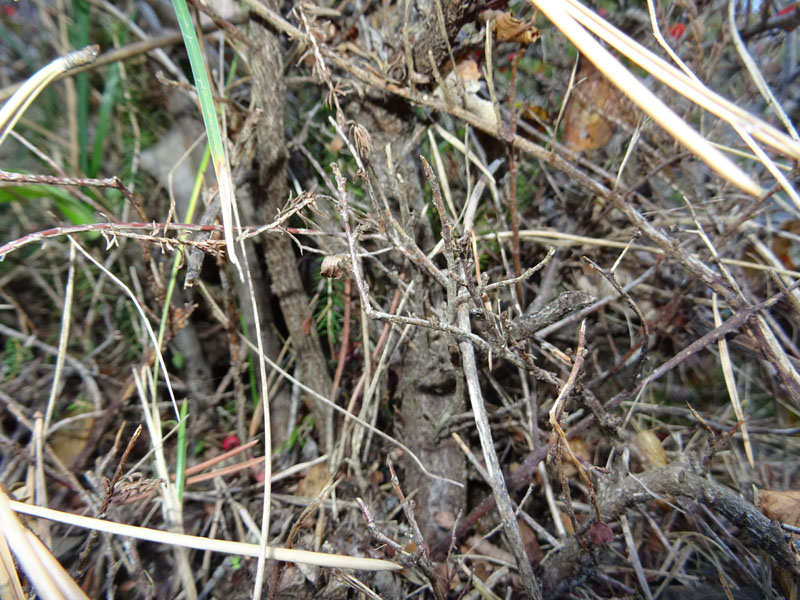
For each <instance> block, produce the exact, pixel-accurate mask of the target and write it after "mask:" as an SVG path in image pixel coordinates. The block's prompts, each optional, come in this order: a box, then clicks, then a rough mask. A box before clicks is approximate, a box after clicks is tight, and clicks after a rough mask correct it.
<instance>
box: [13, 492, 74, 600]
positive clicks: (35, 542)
mask: <svg viewBox="0 0 800 600" xmlns="http://www.w3.org/2000/svg"><path fill="white" fill-rule="evenodd" d="M12 502H13V501H10V500H9V499H8V496H7V495H6V494H5V492H3V491H0V523H2V535H3V537H4V538H5V539H6V541H7V542H8V546H9V547H10V549H11V551H12V552H13V553H14V556H15V557H16V559H17V561H18V563H19V565H20V566H21V567H22V570H23V571H24V572H25V574H26V575H27V576H28V580H29V581H30V582H31V584H32V585H33V587H34V589H35V590H36V592H37V593H38V594H39V595H40V596H41V597H42V598H44V599H45V600H61V599H64V598H66V599H68V600H84V599H86V598H87V597H86V594H84V593H83V591H82V590H81V589H80V588H79V587H78V585H77V584H76V583H75V582H74V581H73V580H72V578H71V577H70V576H69V575H68V574H67V572H66V571H64V568H63V567H62V566H61V565H60V564H59V563H58V561H57V560H55V558H53V556H52V554H50V551H49V550H47V548H46V547H45V546H44V545H43V544H42V543H41V542H40V541H39V539H38V538H37V537H36V536H35V535H33V534H32V533H31V532H30V531H29V530H28V529H27V528H25V527H24V526H23V525H22V523H20V520H19V518H18V517H17V515H15V514H14V512H13V505H12ZM45 510H46V509H45ZM48 554H49V555H50V556H49V558H48V556H47V555H48ZM4 591H5V590H4ZM23 597H24V596H23Z"/></svg>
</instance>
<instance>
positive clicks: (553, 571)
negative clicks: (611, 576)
mask: <svg viewBox="0 0 800 600" xmlns="http://www.w3.org/2000/svg"><path fill="white" fill-rule="evenodd" d="M670 495H671V496H675V497H678V498H686V499H688V500H691V501H695V502H699V503H701V504H704V505H705V506H707V507H708V508H710V509H713V510H714V511H715V512H717V513H719V514H721V515H723V516H724V517H725V518H726V519H727V520H728V521H730V523H731V524H733V525H734V526H736V527H738V528H739V529H740V530H741V532H740V534H739V537H742V536H745V537H746V539H747V540H750V543H752V544H754V545H756V546H758V547H759V548H761V549H763V550H765V551H766V552H767V553H768V554H769V555H770V556H772V557H773V558H774V559H775V561H776V562H777V564H778V566H780V567H781V568H782V569H785V570H786V571H788V572H789V574H790V575H791V577H792V578H793V579H794V580H795V581H800V561H798V560H797V552H798V549H797V548H796V544H794V543H793V542H792V541H791V538H789V537H787V536H785V535H784V534H783V532H782V531H781V529H780V527H779V526H778V524H777V523H775V522H774V521H770V520H769V519H768V518H767V517H765V516H764V515H763V514H761V512H760V511H759V510H758V509H757V508H756V507H755V506H753V505H752V504H750V503H749V502H747V501H746V500H744V499H742V498H741V496H739V494H737V493H736V492H734V491H732V490H730V489H729V488H727V487H725V486H723V485H720V484H718V483H716V482H715V481H713V480H711V479H709V478H708V477H707V476H706V475H705V474H704V473H703V472H702V470H701V469H700V468H699V467H698V466H697V465H696V464H694V463H693V462H692V461H691V460H690V459H687V458H686V457H684V458H682V459H681V460H679V461H676V462H674V463H672V464H670V465H668V466H666V467H662V468H660V469H653V470H651V471H647V472H645V473H640V474H636V475H633V474H631V475H628V476H626V477H624V478H622V479H621V480H620V481H616V482H614V481H612V482H609V483H608V485H607V486H606V488H605V489H603V490H602V492H601V494H600V500H599V501H600V512H601V515H602V518H603V520H604V521H605V522H611V521H613V520H615V519H617V518H618V517H619V516H620V515H622V514H624V512H625V511H626V510H628V509H630V508H633V507H634V506H636V505H638V504H642V503H644V502H648V501H650V500H652V499H654V498H655V497H665V496H670ZM590 524H591V523H585V524H584V526H589V525H590ZM582 553H583V550H582V548H581V547H580V545H579V544H578V543H577V541H576V540H574V539H570V540H568V541H567V542H566V543H565V545H564V547H563V548H562V550H561V552H559V553H558V554H559V556H558V557H557V559H556V556H555V555H554V556H553V558H552V559H551V560H546V561H545V562H544V564H543V568H544V573H545V576H544V586H545V594H546V597H547V598H558V597H561V596H562V595H563V594H564V593H567V592H568V589H565V586H564V583H565V582H567V581H568V579H577V578H578V576H579V574H578V573H575V572H574V569H575V566H576V565H580V564H582V563H581V561H580V556H581V555H582ZM580 568H581V569H582V570H585V569H586V566H581V567H580Z"/></svg>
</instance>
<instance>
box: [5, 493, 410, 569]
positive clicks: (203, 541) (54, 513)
mask: <svg viewBox="0 0 800 600" xmlns="http://www.w3.org/2000/svg"><path fill="white" fill-rule="evenodd" d="M9 504H10V506H11V509H12V510H13V511H14V512H17V513H20V514H24V515H31V516H33V517H38V518H41V519H48V520H50V521H56V522H59V523H64V524H67V525H72V526H75V527H81V528H84V529H97V530H98V531H102V532H105V533H111V534H113V535H122V536H129V537H133V538H136V539H139V540H146V541H151V542H156V543H159V544H168V545H171V546H177V547H182V548H193V549H196V550H210V551H211V552H221V553H223V554H233V555H237V556H249V557H253V558H255V557H258V555H259V553H260V548H259V545H258V544H245V543H243V542H231V541H228V540H219V539H211V538H204V537H199V536H194V535H183V534H178V533H173V532H171V531H161V530H158V529H150V528H148V527H137V526H133V525H127V524H125V523H116V522H114V521H104V520H101V519H94V518H92V517H84V516H81V515H75V514H72V513H67V512H62V511H59V510H53V509H50V508H41V507H37V506H31V505H30V504H25V503H23V502H17V501H16V500H11V501H9ZM267 557H268V558H269V559H270V560H283V561H287V562H296V563H303V564H309V565H318V566H321V567H339V568H342V569H363V570H370V571H396V570H398V569H400V568H401V567H400V566H399V565H397V564H395V563H393V562H389V561H388V560H379V559H374V558H356V557H352V556H344V555H339V554H325V553H323V552H310V551H308V550H294V549H292V550H288V549H286V548H272V547H268V548H267Z"/></svg>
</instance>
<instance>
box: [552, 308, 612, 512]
mask: <svg viewBox="0 0 800 600" xmlns="http://www.w3.org/2000/svg"><path fill="white" fill-rule="evenodd" d="M586 353H587V350H586V321H582V322H581V326H580V329H578V348H577V350H576V351H575V358H574V359H573V361H572V370H571V371H570V374H569V378H568V379H567V381H566V383H565V384H564V385H563V386H562V387H561V391H559V393H558V397H557V398H556V399H555V402H553V407H552V408H551V409H550V425H552V426H553V432H554V433H555V434H556V435H558V440H554V442H555V445H554V446H553V447H554V449H555V450H556V451H558V448H559V444H560V447H561V448H563V449H565V450H566V451H567V454H568V455H569V458H570V460H571V461H572V464H573V465H575V469H577V471H578V473H579V474H580V476H581V479H582V480H583V483H584V484H585V485H586V487H587V488H588V489H589V496H590V498H591V500H592V505H593V506H594V509H595V512H596V514H597V518H598V520H599V519H600V508H599V507H598V505H597V497H596V495H595V492H594V486H593V485H592V481H591V480H590V479H589V476H588V475H587V474H586V471H585V470H584V468H583V465H581V462H580V461H579V460H578V457H577V456H575V453H574V452H573V451H572V447H571V446H570V445H569V442H568V441H567V436H566V434H565V433H564V430H563V429H562V427H561V423H560V421H561V417H562V413H563V411H564V403H565V402H566V400H567V397H568V396H569V394H570V392H571V391H572V389H573V388H574V387H575V382H576V381H577V380H578V375H579V374H580V371H581V367H582V366H583V359H584V358H585V357H586ZM551 445H552V443H551ZM551 452H552V451H551ZM565 490H566V491H568V490H569V488H568V486H565Z"/></svg>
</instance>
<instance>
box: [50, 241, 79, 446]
mask: <svg viewBox="0 0 800 600" xmlns="http://www.w3.org/2000/svg"><path fill="white" fill-rule="evenodd" d="M74 289H75V246H73V245H72V244H70V247H69V267H68V268H67V287H66V289H65V290H64V311H63V313H62V314H61V332H60V334H59V337H58V354H57V355H56V368H55V372H54V374H53V384H52V385H51V387H50V397H49V398H48V400H47V409H46V410H45V414H44V429H43V434H44V438H47V432H48V431H49V430H50V423H51V421H52V420H53V411H54V410H55V406H56V398H57V397H58V392H59V385H60V384H61V375H62V373H63V372H64V360H65V357H66V355H67V344H68V342H69V329H70V324H71V322H72V298H73V290H74ZM42 441H44V440H42Z"/></svg>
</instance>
